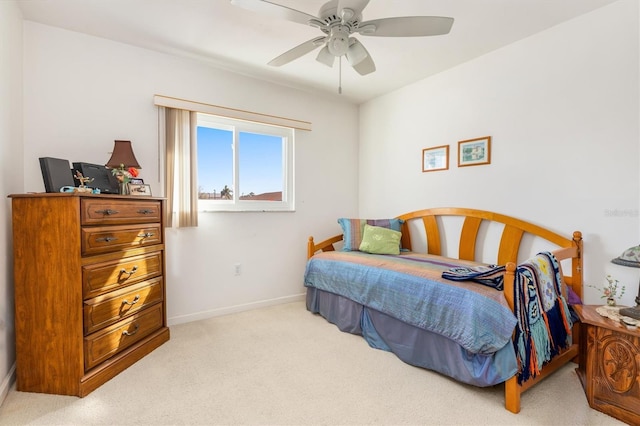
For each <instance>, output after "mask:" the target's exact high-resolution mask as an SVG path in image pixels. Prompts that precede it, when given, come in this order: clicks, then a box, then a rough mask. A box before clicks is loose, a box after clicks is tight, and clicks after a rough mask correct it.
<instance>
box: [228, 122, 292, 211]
mask: <svg viewBox="0 0 640 426" xmlns="http://www.w3.org/2000/svg"><path fill="white" fill-rule="evenodd" d="M282 146H283V144H282V137H281V136H272V135H264V134H258V133H249V132H240V135H239V143H238V147H239V154H238V188H239V197H240V200H248V201H282V191H283V170H284V169H283V167H284V165H283V163H282V158H283V152H282V149H283V148H282Z"/></svg>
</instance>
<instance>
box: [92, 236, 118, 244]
mask: <svg viewBox="0 0 640 426" xmlns="http://www.w3.org/2000/svg"><path fill="white" fill-rule="evenodd" d="M117 239H118V238H117V237H100V238H96V241H97V242H99V243H103V242H104V243H110V242H111V241H115V240H117Z"/></svg>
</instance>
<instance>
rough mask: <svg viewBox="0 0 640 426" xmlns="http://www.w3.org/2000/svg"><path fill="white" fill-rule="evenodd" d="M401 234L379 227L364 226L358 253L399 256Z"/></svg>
mask: <svg viewBox="0 0 640 426" xmlns="http://www.w3.org/2000/svg"><path fill="white" fill-rule="evenodd" d="M401 236H402V233H401V232H398V231H394V230H393V229H389V228H382V227H380V226H371V225H366V224H365V225H364V233H363V234H362V242H361V243H360V248H359V250H360V251H364V252H366V253H372V254H400V237H401Z"/></svg>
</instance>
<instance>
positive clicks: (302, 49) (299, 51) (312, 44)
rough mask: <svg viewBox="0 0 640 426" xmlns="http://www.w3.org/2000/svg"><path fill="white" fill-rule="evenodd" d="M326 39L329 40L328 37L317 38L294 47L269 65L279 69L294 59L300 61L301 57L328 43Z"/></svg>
mask: <svg viewBox="0 0 640 426" xmlns="http://www.w3.org/2000/svg"><path fill="white" fill-rule="evenodd" d="M326 39H327V38H326V37H316V38H314V39H311V40H309V41H305V42H304V43H302V44H300V45H298V46H296V47H294V48H293V49H291V50H288V51H286V52H284V53H283V54H282V55H280V56H278V57H277V58H275V59H272V60H271V62H269V65H271V66H274V67H279V66H282V65H284V64H288V63H289V62H291V61H293V60H294V59H298V58H299V57H301V56H303V55H306V54H307V53H309V52H311V51H312V50H313V49H316V48H318V47H319V46H322V44H323V43H324V42H325V41H326Z"/></svg>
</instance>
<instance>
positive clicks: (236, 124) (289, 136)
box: [198, 113, 295, 212]
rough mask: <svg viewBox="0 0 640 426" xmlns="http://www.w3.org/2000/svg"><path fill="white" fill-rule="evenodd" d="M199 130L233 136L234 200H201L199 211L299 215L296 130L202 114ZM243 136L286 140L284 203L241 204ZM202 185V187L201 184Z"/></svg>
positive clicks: (246, 202) (283, 160)
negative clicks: (295, 189)
mask: <svg viewBox="0 0 640 426" xmlns="http://www.w3.org/2000/svg"><path fill="white" fill-rule="evenodd" d="M198 127H212V128H216V129H222V130H229V131H232V132H233V183H232V186H231V189H232V191H233V199H231V200H200V199H198V211H200V212H220V211H234V212H235V211H246V212H256V211H259V212H268V211H295V203H294V193H295V192H294V136H295V132H294V129H291V128H287V127H279V126H270V125H266V124H260V123H254V122H249V121H242V120H234V119H230V118H224V117H219V116H215V115H210V114H205V113H198ZM241 132H250V133H259V134H264V135H271V136H278V137H281V138H282V141H283V143H282V157H283V158H282V168H283V173H282V175H283V176H282V180H283V181H282V201H261V200H241V199H240V198H239V197H240V194H239V191H238V187H239V183H240V181H239V174H240V170H239V168H238V161H239V158H238V156H237V155H236V153H237V152H238V149H237V147H238V140H239V138H238V135H239V133H241ZM198 185H199V184H198Z"/></svg>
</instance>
